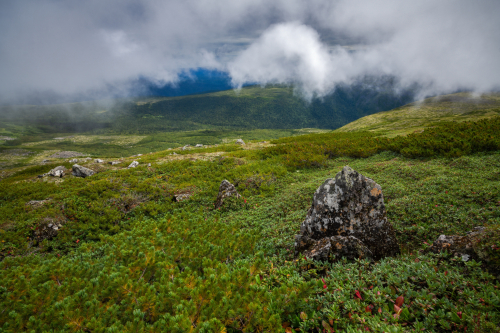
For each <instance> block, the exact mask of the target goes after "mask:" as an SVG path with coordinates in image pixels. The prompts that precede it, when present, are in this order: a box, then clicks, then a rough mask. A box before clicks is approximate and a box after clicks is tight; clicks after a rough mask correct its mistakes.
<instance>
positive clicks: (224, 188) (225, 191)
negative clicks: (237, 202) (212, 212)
mask: <svg viewBox="0 0 500 333" xmlns="http://www.w3.org/2000/svg"><path fill="white" fill-rule="evenodd" d="M231 196H234V197H236V198H240V197H241V195H240V194H239V193H238V191H237V190H236V187H234V185H233V184H231V183H230V182H228V181H227V180H225V179H224V180H223V181H222V182H221V183H220V186H219V194H218V195H217V200H216V201H215V209H218V208H220V207H222V204H223V203H224V199H225V198H228V197H231Z"/></svg>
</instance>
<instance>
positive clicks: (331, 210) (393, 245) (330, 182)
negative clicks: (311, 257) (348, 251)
mask: <svg viewBox="0 0 500 333" xmlns="http://www.w3.org/2000/svg"><path fill="white" fill-rule="evenodd" d="M333 236H344V237H348V236H353V237H354V238H356V239H357V240H359V241H360V242H361V243H362V244H363V245H364V246H365V247H366V249H367V250H368V251H369V252H367V251H366V250H365V249H364V248H362V247H359V246H358V245H359V244H358V243H357V241H354V240H353V239H349V242H347V243H346V242H344V243H345V245H346V246H347V248H354V247H356V246H357V247H358V248H359V249H360V250H358V252H359V253H364V254H366V257H372V258H373V259H375V260H379V259H380V258H383V257H387V256H395V255H397V254H399V253H400V249H399V244H398V243H397V240H396V235H395V232H394V229H393V227H392V225H391V224H390V223H389V222H388V221H387V216H386V211H385V205H384V197H383V194H382V188H381V187H380V185H378V184H377V183H375V182H374V181H373V180H372V179H370V178H367V177H365V176H363V175H361V174H359V173H358V172H356V171H354V170H353V169H351V168H350V167H349V166H345V167H344V168H343V169H342V171H340V172H339V173H337V175H336V176H335V178H334V179H327V180H326V181H325V182H324V183H323V184H322V185H321V186H320V187H319V188H318V189H317V190H316V192H315V193H314V197H313V203H312V206H311V208H309V211H308V213H307V216H306V219H305V221H304V222H303V223H302V224H301V226H300V234H299V235H297V236H296V238H295V253H296V254H298V253H299V252H304V253H310V252H308V251H310V248H311V246H314V244H316V241H318V240H321V239H323V238H330V240H331V237H333ZM356 244H358V245H356ZM339 254H341V255H344V254H343V252H342V251H341V252H340V253H339ZM348 257H349V256H348Z"/></svg>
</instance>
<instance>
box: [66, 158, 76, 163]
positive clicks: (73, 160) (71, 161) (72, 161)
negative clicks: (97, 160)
mask: <svg viewBox="0 0 500 333" xmlns="http://www.w3.org/2000/svg"><path fill="white" fill-rule="evenodd" d="M68 162H69V163H78V159H77V158H74V159H72V160H69V161H68Z"/></svg>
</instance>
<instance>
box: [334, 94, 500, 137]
mask: <svg viewBox="0 0 500 333" xmlns="http://www.w3.org/2000/svg"><path fill="white" fill-rule="evenodd" d="M499 115H500V93H493V94H484V95H481V96H474V95H472V94H470V93H457V94H450V95H443V96H438V97H432V98H427V99H425V100H423V101H418V102H414V103H410V104H407V105H404V106H401V107H398V108H396V109H394V110H391V111H385V112H379V113H376V114H372V115H369V116H365V117H363V118H360V119H358V120H356V121H353V122H351V123H349V124H347V125H345V126H343V127H341V128H339V129H337V130H336V131H337V132H352V131H361V130H362V131H372V132H378V131H381V132H390V134H389V135H397V134H407V133H412V132H415V131H419V130H421V129H423V128H424V127H428V126H432V125H433V124H435V123H438V122H442V121H457V122H461V121H467V120H479V119H484V118H491V117H495V116H499Z"/></svg>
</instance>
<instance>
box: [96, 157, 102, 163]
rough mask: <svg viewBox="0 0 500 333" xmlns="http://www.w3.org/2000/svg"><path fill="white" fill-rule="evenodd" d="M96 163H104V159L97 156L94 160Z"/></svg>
mask: <svg viewBox="0 0 500 333" xmlns="http://www.w3.org/2000/svg"><path fill="white" fill-rule="evenodd" d="M94 163H104V160H101V159H100V158H96V159H95V160H94Z"/></svg>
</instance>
